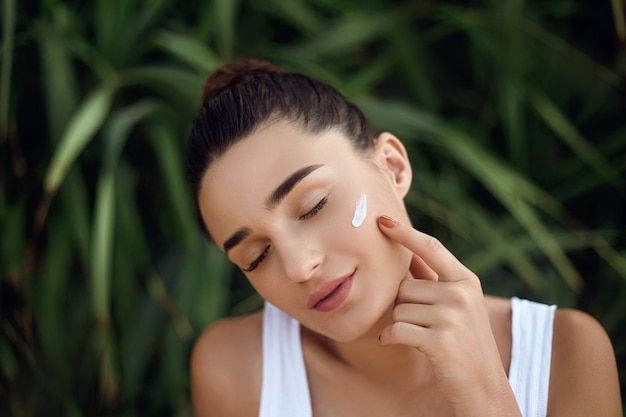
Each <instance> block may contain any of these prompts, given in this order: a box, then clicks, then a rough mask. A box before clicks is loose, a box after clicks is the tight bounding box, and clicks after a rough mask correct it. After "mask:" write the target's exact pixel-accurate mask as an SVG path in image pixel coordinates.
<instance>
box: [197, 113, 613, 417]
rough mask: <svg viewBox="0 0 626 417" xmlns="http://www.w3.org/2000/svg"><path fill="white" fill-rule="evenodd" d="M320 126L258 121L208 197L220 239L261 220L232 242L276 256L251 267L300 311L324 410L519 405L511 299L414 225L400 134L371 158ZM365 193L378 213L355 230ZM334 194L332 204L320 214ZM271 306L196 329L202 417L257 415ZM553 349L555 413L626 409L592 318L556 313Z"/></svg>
mask: <svg viewBox="0 0 626 417" xmlns="http://www.w3.org/2000/svg"><path fill="white" fill-rule="evenodd" d="M310 136H311V135H309V134H307V133H305V132H302V131H300V130H299V129H297V128H296V127H295V126H293V125H290V124H289V123H287V122H278V123H275V124H273V125H270V126H266V127H264V128H263V129H260V130H259V131H257V132H254V133H252V134H251V135H250V136H249V137H248V138H245V139H244V140H242V141H241V142H238V143H237V144H235V145H234V146H233V147H232V148H231V149H229V150H228V151H227V152H226V153H225V154H224V155H223V156H222V157H221V158H220V159H219V160H218V161H217V162H216V164H215V165H214V166H212V167H210V168H209V170H208V171H207V174H206V175H205V178H204V180H203V184H202V187H201V190H200V199H199V206H200V211H201V214H202V217H203V220H204V222H205V225H206V226H207V229H208V230H209V232H210V233H211V236H212V237H213V239H214V240H215V241H216V242H217V243H218V244H221V242H224V241H225V240H226V239H227V238H228V237H229V236H231V235H232V234H233V232H234V231H236V230H238V229H240V228H241V227H246V228H248V229H249V230H250V232H249V234H248V236H247V237H246V238H245V239H244V240H242V241H241V242H240V243H239V244H238V245H237V246H236V247H234V248H233V249H231V250H230V251H229V253H228V256H229V258H230V259H231V260H232V261H233V262H234V263H235V264H237V265H239V266H240V267H241V268H242V269H244V268H247V267H248V266H249V265H250V263H251V262H253V261H254V260H255V259H258V256H259V254H260V253H266V254H267V256H266V257H265V258H264V260H263V261H262V262H261V263H259V264H258V267H257V269H255V270H254V271H251V272H246V276H247V277H248V279H249V280H250V282H251V284H252V285H253V286H254V287H255V288H256V290H257V291H258V292H259V293H260V294H261V295H262V296H263V297H264V298H265V299H267V300H268V301H270V302H272V303H273V304H274V305H276V306H278V307H279V308H281V309H283V310H284V311H286V312H288V313H289V314H290V315H292V316H293V317H295V318H296V319H297V320H298V321H299V322H300V323H301V324H302V327H301V328H302V336H301V337H302V347H303V354H304V359H305V363H306V366H307V377H308V380H309V388H310V395H311V401H312V407H313V415H314V416H315V417H325V416H398V417H400V416H407V417H408V416H431V417H432V416H442V417H443V416H456V417H461V416H481V417H484V416H487V417H488V416H499V417H503V416H515V417H519V416H521V414H520V411H519V409H518V407H517V404H516V401H515V398H514V396H513V393H512V391H511V389H510V386H509V384H508V381H507V371H508V369H509V364H510V352H511V307H510V301H509V300H506V299H501V298H495V297H490V296H485V295H483V292H482V288H481V285H480V280H479V279H478V277H477V276H476V275H475V274H474V273H472V272H471V271H469V270H468V269H467V268H466V267H465V266H463V265H462V264H461V263H460V262H459V261H458V260H457V259H456V258H455V257H454V256H453V255H452V254H451V253H450V252H449V251H448V250H447V249H446V248H445V247H444V246H443V245H442V244H441V243H440V242H439V241H437V240H436V239H435V238H433V237H431V236H428V235H426V234H423V233H421V232H419V231H417V230H415V229H413V228H412V227H411V226H410V223H409V220H408V215H407V214H406V211H405V209H404V206H403V203H402V201H403V198H404V196H405V195H406V192H407V191H408V189H409V187H410V183H411V167H410V163H409V161H408V157H407V155H406V152H405V150H404V147H403V146H402V144H401V142H400V141H399V140H398V139H397V138H395V137H394V136H393V135H390V134H388V133H384V134H382V135H381V136H379V138H378V140H377V141H376V145H375V149H374V150H373V151H372V154H371V155H367V156H363V155H359V154H357V153H356V152H355V151H354V150H353V149H352V147H351V145H349V143H348V142H347V140H346V139H345V138H344V137H342V135H341V134H338V133H337V132H325V133H323V134H320V135H318V136H315V137H310ZM267 149H271V150H272V152H271V153H268V152H267ZM259 155H264V158H259ZM265 156H267V157H265ZM272 158H275V159H272ZM313 164H321V165H323V167H322V168H319V169H317V170H315V171H314V172H313V173H311V174H310V175H309V176H308V177H307V178H306V179H304V180H303V181H302V182H301V183H299V184H298V185H296V186H295V187H294V189H293V191H292V192H290V194H289V195H287V196H286V197H285V199H284V201H282V202H281V203H280V204H279V205H278V206H277V207H275V208H273V209H272V210H269V209H268V208H267V207H266V203H267V196H268V195H271V193H272V190H274V188H275V186H276V185H277V184H279V183H280V182H281V181H282V180H283V179H284V178H285V177H286V176H288V175H289V174H290V173H292V172H294V171H295V170H297V169H300V168H302V167H304V166H310V165H313ZM233 190H239V191H240V192H237V193H235V192H232V191H233ZM362 193H365V194H367V196H368V203H369V207H368V218H367V219H366V221H365V223H364V224H363V226H362V227H360V228H358V229H355V228H353V227H352V226H351V225H350V219H351V218H352V214H353V209H354V201H356V200H357V199H358V197H359V196H360V195H361V194H362ZM216 195H219V196H220V198H219V199H216V198H212V197H213V196H216ZM323 196H328V203H327V204H326V206H325V207H324V208H322V209H320V210H318V211H319V213H318V212H317V211H316V214H315V216H309V215H308V213H310V212H311V208H312V207H313V208H314V207H316V204H319V203H318V202H319V201H320V198H321V197H323ZM373 254H375V256H373ZM351 271H354V279H353V288H352V290H351V292H350V295H349V297H348V299H347V300H346V302H345V303H344V305H342V306H341V307H340V308H339V309H338V310H337V311H333V312H330V313H321V312H317V311H315V310H311V309H308V308H307V307H306V300H307V297H308V296H309V294H311V292H312V291H314V290H315V289H317V288H319V287H320V285H321V284H322V283H323V282H327V281H329V280H331V279H333V278H336V277H339V276H343V275H344V274H346V273H349V272H351ZM261 314H262V313H260V312H259V313H254V314H252V315H249V316H245V317H240V318H228V319H223V320H221V321H219V322H217V323H215V324H213V325H212V326H210V327H209V328H208V329H207V330H206V331H205V332H204V333H203V334H202V335H201V337H200V338H199V339H198V341H197V343H196V345H195V347H194V350H193V354H192V358H191V374H192V397H193V398H192V399H193V404H194V411H195V414H196V416H197V417H206V416H256V415H258V410H259V402H260V390H261V373H262V351H261V343H262V315H261ZM552 349H553V355H552V365H551V378H550V391H549V403H548V415H549V416H551V417H558V416H567V417H577V416H603V417H604V416H608V417H617V416H620V415H621V403H620V393H619V383H618V378H617V369H616V364H615V356H614V353H613V350H612V346H611V343H610V341H609V339H608V337H607V335H606V333H605V332H604V330H603V329H602V327H601V326H600V325H599V324H598V323H597V322H596V321H595V320H594V319H592V318H591V317H590V316H588V315H586V314H584V313H581V312H578V311H574V310H557V312H556V315H555V321H554V337H553V347H552ZM356 399H358V400H356Z"/></svg>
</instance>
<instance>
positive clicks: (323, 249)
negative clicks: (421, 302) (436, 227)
mask: <svg viewBox="0 0 626 417" xmlns="http://www.w3.org/2000/svg"><path fill="white" fill-rule="evenodd" d="M410 182H411V168H410V165H409V162H408V159H407V158H406V153H405V152H404V148H403V147H402V145H401V144H400V142H399V141H398V140H397V139H396V138H395V137H393V136H392V135H390V134H382V135H381V136H380V137H379V138H378V139H377V142H376V145H375V149H374V150H373V151H372V154H371V155H369V156H367V157H364V156H363V155H360V154H359V153H357V152H356V151H355V150H354V149H353V147H352V145H351V144H350V143H349V142H348V140H347V139H346V138H345V137H344V136H343V134H341V133H338V132H335V131H327V132H324V133H321V134H318V135H312V134H310V133H306V132H303V131H302V130H301V129H299V128H298V127H297V126H296V125H294V124H292V123H289V122H285V121H279V122H276V123H273V124H270V125H268V126H266V127H264V128H262V129H260V130H258V131H256V132H254V133H253V134H251V135H250V136H248V137H247V138H244V139H243V140H241V141H239V142H237V143H236V144H235V145H233V146H232V147H231V148H230V149H229V150H228V151H226V153H225V154H224V155H222V156H221V157H220V158H219V159H218V160H217V161H216V162H214V163H213V164H212V165H211V166H210V167H209V169H208V170H207V172H206V173H205V175H204V177H203V180H202V184H201V188H200V193H199V206H200V212H201V214H202V218H203V220H204V222H205V225H206V227H207V229H208V231H209V233H210V234H211V236H212V238H213V239H214V241H215V242H216V244H217V245H218V246H220V247H222V248H223V249H224V250H225V252H226V254H227V256H228V257H229V258H230V259H231V260H232V261H233V262H234V263H235V264H236V265H238V266H239V267H240V268H241V269H242V270H243V271H244V273H245V274H246V276H247V277H248V279H249V280H250V283H251V284H252V285H253V287H254V288H255V289H256V290H257V291H258V293H259V294H260V295H261V296H262V297H263V298H264V299H266V300H267V301H269V302H271V303H272V304H274V305H275V306H277V307H278V308H280V309H281V310H283V311H285V312H287V313H288V314H290V315H291V316H292V317H294V318H295V319H297V320H298V321H299V322H300V323H301V324H303V325H304V326H306V327H308V328H310V329H312V330H314V331H316V332H318V333H321V334H323V335H325V336H327V337H330V338H332V339H335V340H338V341H351V340H355V339H357V338H359V337H360V336H363V335H365V334H366V333H367V332H368V331H369V330H371V329H372V328H373V326H375V324H376V323H377V322H378V321H380V320H381V318H382V317H383V316H384V314H385V313H386V312H388V311H389V309H390V307H391V306H392V305H393V303H394V300H395V298H396V294H397V291H398V285H399V282H400V281H401V280H402V279H403V278H405V277H406V276H407V274H408V266H409V262H410V256H411V255H410V253H408V251H407V250H406V249H404V248H402V247H400V246H399V245H398V244H396V243H393V242H391V241H390V240H389V239H388V238H386V237H385V236H384V235H383V234H382V232H380V230H379V228H378V225H377V218H378V216H380V215H381V214H387V215H390V216H393V217H396V218H398V219H399V220H402V221H405V222H408V217H407V214H406V210H405V208H404V204H403V197H404V195H405V194H406V192H407V191H408V188H409V186H410ZM363 194H365V195H366V196H367V214H366V217H365V220H364V221H363V223H362V224H361V225H360V226H358V227H355V226H353V225H352V219H353V217H354V211H355V205H356V203H357V201H358V200H359V198H360V197H361V196H362V195H363Z"/></svg>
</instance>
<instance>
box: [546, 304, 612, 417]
mask: <svg viewBox="0 0 626 417" xmlns="http://www.w3.org/2000/svg"><path fill="white" fill-rule="evenodd" d="M550 369H551V375H550V391H549V392H550V393H549V402H548V415H550V416H591V415H594V416H596V415H597V416H607V417H612V416H615V417H617V416H621V415H622V408H621V399H620V391H619V380H618V374H617V365H616V361H615V354H614V352H613V347H612V345H611V341H610V340H609V337H608V335H607V334H606V332H605V331H604V329H603V328H602V326H601V325H600V323H598V322H597V321H596V320H595V319H594V318H593V317H591V316H590V315H588V314H586V313H583V312H581V311H577V310H571V309H562V310H557V311H556V313H555V317H554V334H553V340H552V366H551V368H550Z"/></svg>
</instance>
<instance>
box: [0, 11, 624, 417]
mask: <svg viewBox="0 0 626 417" xmlns="http://www.w3.org/2000/svg"><path fill="white" fill-rule="evenodd" d="M1 7H2V10H1V13H2V47H1V48H2V49H1V53H2V55H1V56H2V62H1V67H0V132H1V136H0V150H1V155H2V156H1V158H2V162H1V164H0V175H1V181H0V192H1V195H2V197H1V198H0V232H1V237H0V244H1V253H0V307H1V316H0V327H1V329H2V333H1V335H0V378H1V379H0V381H1V385H0V414H1V415H3V416H35V415H37V416H47V415H67V416H87V415H89V416H106V415H122V416H133V415H141V416H159V415H177V416H189V415H191V408H190V404H189V381H188V377H189V375H188V369H187V363H188V357H189V351H190V348H191V346H192V343H193V341H194V340H195V338H196V337H197V336H198V334H199V333H200V332H201V331H202V329H203V328H204V327H205V326H206V325H208V324H209V323H211V322H212V321H213V320H215V319H216V318H219V317H221V316H224V315H228V314H239V313H242V312H245V311H250V310H252V309H254V308H256V307H258V306H259V305H260V300H259V299H258V297H257V296H255V295H254V294H253V293H252V291H251V290H250V288H249V287H248V286H247V285H246V283H245V280H243V279H242V277H241V275H240V274H239V273H238V271H236V270H234V269H233V267H232V266H231V265H230V264H228V262H226V260H225V259H224V258H223V257H222V256H221V255H220V253H219V252H218V251H217V250H216V249H215V248H213V247H212V246H210V245H209V244H208V243H207V242H206V241H205V240H204V238H203V237H202V236H201V234H200V232H199V229H198V228H197V227H196V223H195V218H194V210H193V203H192V201H191V199H190V196H189V194H188V190H187V187H186V183H185V180H184V164H183V160H184V146H185V142H186V137H187V133H188V131H189V128H190V123H191V120H192V118H193V116H194V114H195V112H196V111H197V110H198V109H199V104H200V94H201V87H202V83H203V80H204V78H205V77H206V75H207V74H208V73H210V72H211V71H212V70H213V69H214V68H215V67H216V66H218V65H220V64H222V63H225V62H228V61H230V60H232V59H233V58H237V57H259V58H265V59H269V60H271V61H272V62H274V63H277V64H279V65H282V66H284V67H285V68H287V69H290V70H295V71H301V72H305V73H307V74H309V75H312V76H314V77H317V78H319V79H322V80H325V81H327V82H329V83H331V84H332V85H334V86H336V87H337V88H339V89H340V90H341V91H342V92H344V93H345V94H346V95H347V96H349V97H350V98H351V99H352V100H354V101H355V102H356V103H358V104H359V105H360V106H361V107H362V108H363V110H364V111H365V112H366V113H367V114H368V116H369V117H370V119H371V121H372V122H373V124H374V125H375V127H376V128H377V129H379V130H390V131H392V132H394V133H395V134H397V135H398V136H399V137H401V138H402V139H403V140H404V141H405V143H406V144H407V147H408V148H409V151H410V154H411V158H412V160H413V162H414V165H415V178H416V180H415V187H414V189H413V190H412V192H411V194H410V195H409V197H408V199H407V205H408V207H409V210H410V212H411V213H412V215H413V218H414V220H415V225H416V226H417V227H420V228H422V229H424V230H427V231H429V232H431V233H434V234H436V235H437V236H438V237H439V238H440V239H441V240H442V241H444V243H445V244H446V245H447V246H448V247H449V248H450V249H451V250H453V251H454V252H455V253H456V254H457V255H458V256H459V257H460V258H461V259H462V260H463V261H464V262H465V263H466V264H467V265H468V266H469V267H470V268H472V269H473V270H474V271H475V272H477V273H478V274H479V276H481V278H482V280H483V282H484V287H485V289H486V291H487V292H489V293H494V294H499V295H503V296H511V295H520V296H524V297H529V298H532V299H535V300H539V301H542V302H547V303H557V304H558V305H559V306H562V307H576V308H580V309H582V310H584V311H587V312H589V313H590V314H592V315H593V316H594V317H596V318H597V319H598V320H599V321H600V322H601V323H602V324H603V325H604V326H605V328H606V329H607V331H608V332H609V334H610V336H611V338H612V340H613V343H614V346H615V350H616V354H617V358H618V361H619V365H620V376H621V378H622V380H624V378H626V332H625V331H624V330H625V329H626V235H625V233H624V225H625V223H626V221H625V220H626V219H625V216H626V210H625V201H626V198H625V196H626V181H625V179H626V177H625V174H624V173H625V167H626V123H625V122H626V95H625V92H626V91H625V90H626V88H625V85H624V80H625V78H624V76H625V74H626V49H625V47H624V46H625V42H626V25H625V23H624V7H625V6H624V2H623V1H622V0H579V1H556V0H554V1H550V0H528V1H523V0H482V1H479V0H476V1H472V2H469V1H461V0H441V1H414V0H396V1H386V0H363V1H357V0H345V1H335V0H266V1H254V0H212V1H192V0H189V1H173V0H172V1H170V0H94V1H92V2H80V1H73V2H72V1H57V0H33V1H28V2H26V1H19V2H18V1H17V0H3V2H2V6H1Z"/></svg>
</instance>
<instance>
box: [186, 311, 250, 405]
mask: <svg viewBox="0 0 626 417" xmlns="http://www.w3.org/2000/svg"><path fill="white" fill-rule="evenodd" d="M261 367H262V313H261V312H257V313H254V314H251V315H248V316H244V317H238V318H227V319H222V320H219V321H217V322H215V323H214V324H212V325H211V326H209V327H208V328H207V329H206V330H205V331H204V332H203V333H202V334H201V335H200V337H199V338H198V340H197V341H196V343H195V345H194V348H193V351H192V353H191V362H190V368H191V369H190V370H191V396H192V402H193V406H194V412H195V415H196V417H209V416H225V415H228V416H244V415H245V416H250V415H256V414H257V413H258V407H259V398H260V389H261Z"/></svg>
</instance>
